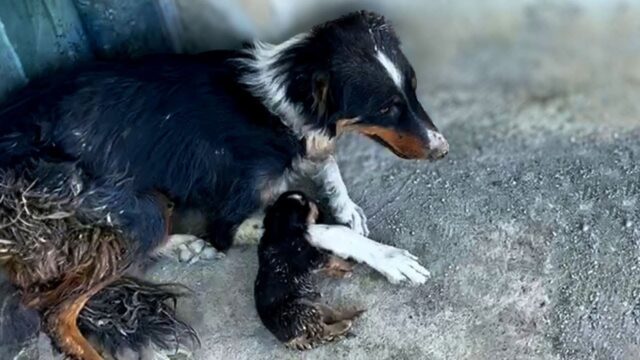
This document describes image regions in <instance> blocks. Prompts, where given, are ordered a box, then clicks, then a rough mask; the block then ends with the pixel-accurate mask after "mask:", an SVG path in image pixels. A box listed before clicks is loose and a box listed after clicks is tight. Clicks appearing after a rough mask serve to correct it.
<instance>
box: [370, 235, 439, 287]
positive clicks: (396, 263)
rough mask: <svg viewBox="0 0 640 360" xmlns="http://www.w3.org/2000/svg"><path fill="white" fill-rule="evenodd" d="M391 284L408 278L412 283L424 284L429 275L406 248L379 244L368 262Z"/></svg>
mask: <svg viewBox="0 0 640 360" xmlns="http://www.w3.org/2000/svg"><path fill="white" fill-rule="evenodd" d="M370 265H371V266H372V267H373V268H374V269H376V270H378V271H379V272H380V273H381V274H382V275H384V276H385V277H386V278H387V279H388V280H389V282H391V283H393V284H397V283H400V282H402V281H405V280H408V281H409V282H411V283H412V284H415V285H418V284H424V283H425V282H426V281H427V279H428V278H429V277H430V276H431V274H430V273H429V270H427V269H425V268H424V267H423V266H422V265H420V263H418V258H417V257H416V256H414V255H413V254H411V253H410V252H408V251H407V250H403V249H399V248H396V247H393V246H389V245H383V244H380V248H379V250H378V251H376V252H375V254H374V255H373V261H372V263H371V264H370Z"/></svg>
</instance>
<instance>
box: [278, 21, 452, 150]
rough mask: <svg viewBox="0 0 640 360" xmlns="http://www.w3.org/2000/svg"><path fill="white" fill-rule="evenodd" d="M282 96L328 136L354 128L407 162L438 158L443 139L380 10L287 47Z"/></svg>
mask: <svg viewBox="0 0 640 360" xmlns="http://www.w3.org/2000/svg"><path fill="white" fill-rule="evenodd" d="M290 55H291V59H293V60H291V67H290V68H289V70H290V74H289V75H288V77H289V80H290V84H292V86H288V88H287V94H288V97H290V98H292V99H293V100H294V101H296V102H297V103H301V104H303V106H302V107H303V108H304V110H305V111H306V112H307V118H310V119H313V120H312V121H317V124H315V125H318V126H321V127H324V128H325V129H328V130H329V131H330V133H331V134H332V135H339V134H341V133H344V132H347V131H357V132H359V133H361V134H364V135H366V136H368V137H370V138H372V139H374V140H375V141H377V142H379V143H381V144H383V145H384V146H386V147H387V148H389V149H390V150H391V151H393V152H394V153H395V154H396V155H398V156H400V157H402V158H405V159H431V160H436V159H440V158H442V157H444V156H445V155H446V154H447V153H448V152H449V144H448V143H447V140H446V139H445V138H444V136H442V134H441V133H440V132H439V131H438V129H437V128H436V126H435V125H434V124H433V122H432V121H431V118H430V117H429V115H428V114H427V112H426V111H425V110H424V108H423V107H422V105H421V104H420V102H419V101H418V98H417V96H416V87H417V79H416V74H415V71H414V69H413V67H412V66H411V64H410V63H409V61H408V60H407V58H406V57H405V55H404V54H403V53H402V50H401V49H400V41H399V40H398V38H397V36H396V34H395V32H394V31H393V29H392V27H391V26H390V25H389V23H388V22H387V21H386V20H385V19H384V18H383V17H382V16H380V15H377V14H374V13H370V12H365V11H361V12H357V13H352V14H349V15H346V16H344V17H341V18H339V19H337V20H334V21H331V22H328V23H325V24H322V25H319V26H317V27H315V28H314V29H313V30H312V31H311V32H310V33H309V34H308V35H307V36H306V38H304V40H302V41H300V42H299V43H297V44H294V45H293V46H291V54H290Z"/></svg>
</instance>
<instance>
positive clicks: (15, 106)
mask: <svg viewBox="0 0 640 360" xmlns="http://www.w3.org/2000/svg"><path fill="white" fill-rule="evenodd" d="M415 89H416V76H415V73H414V70H413V68H412V67H411V65H410V64H409V62H408V61H407V59H406V57H405V56H404V54H403V53H402V51H401V50H400V42H399V40H398V39H397V37H396V35H395V34H394V31H393V29H392V28H391V26H390V25H389V23H388V22H387V21H386V20H385V19H384V18H383V17H381V16H379V15H377V14H373V13H370V12H357V13H352V14H349V15H347V16H344V17H341V18H339V19H337V20H334V21H330V22H328V23H325V24H322V25H319V26H317V27H314V28H313V29H312V30H311V31H309V32H308V33H304V34H300V35H298V36H295V37H293V38H291V39H289V40H288V41H285V42H283V43H281V44H279V45H271V44H265V43H260V42H258V43H256V44H255V45H254V46H253V47H251V48H249V49H246V50H244V51H212V52H207V53H202V54H198V55H163V56H153V57H145V58H141V59H137V60H130V61H118V62H115V61H114V62H99V63H93V64H88V65H87V66H84V67H81V68H78V69H75V70H72V71H70V72H65V73H62V74H57V75H53V76H48V77H45V78H43V79H39V80H34V81H32V82H31V83H30V84H29V85H28V86H27V87H26V88H24V89H22V90H21V91H18V92H17V93H16V94H15V95H14V96H13V97H12V98H11V99H9V100H8V101H7V102H6V103H5V104H4V105H3V106H2V107H0V169H15V168H20V167H25V166H29V165H28V164H30V163H32V160H39V161H50V162H58V161H60V162H62V161H64V162H69V161H71V162H73V163H75V164H76V166H78V167H80V168H82V170H83V171H84V172H85V173H86V174H87V175H88V176H90V177H91V179H93V181H94V182H95V183H94V184H93V187H95V188H97V189H99V188H100V184H101V183H108V182H109V181H108V179H112V178H116V177H119V178H127V179H129V180H128V181H127V182H126V183H123V184H122V185H121V187H119V188H118V189H117V190H114V189H113V188H109V189H105V191H122V192H126V194H124V195H123V194H119V195H120V196H119V197H120V198H121V197H122V196H128V198H129V201H128V202H120V203H118V204H113V207H112V208H110V209H108V211H109V217H108V218H109V222H110V223H111V224H113V226H116V227H118V228H120V229H121V230H122V231H123V232H124V233H125V234H126V235H127V237H129V238H131V239H133V241H135V242H136V243H137V244H136V245H137V248H138V249H140V253H141V254H142V255H145V254H147V255H148V254H150V253H152V252H154V251H156V250H157V249H158V248H159V247H162V246H171V245H172V244H171V243H170V244H166V243H164V242H163V239H164V238H166V236H165V233H166V229H167V225H168V224H166V222H167V220H166V219H165V218H164V216H163V213H162V211H161V209H158V207H157V206H155V205H154V204H153V202H151V201H150V200H149V199H151V198H152V194H156V193H158V192H160V193H162V194H163V195H165V196H167V197H168V198H169V199H171V200H172V201H173V202H174V203H175V204H176V212H177V213H178V214H180V213H187V212H197V213H199V214H202V215H203V217H204V219H206V227H205V231H204V233H201V234H196V235H198V236H200V237H202V238H204V239H205V240H207V241H208V242H210V243H211V244H212V245H213V246H214V247H215V248H217V249H219V250H226V249H227V248H229V246H231V243H232V239H233V234H234V232H235V231H236V230H237V228H238V226H239V225H240V224H241V223H242V222H243V221H244V220H245V219H246V218H248V217H249V216H251V215H252V214H254V213H256V212H257V211H260V210H261V209H262V208H263V207H264V206H265V205H266V204H268V203H270V202H272V201H273V200H275V198H276V197H277V196H278V195H279V194H281V193H282V192H284V191H285V190H286V189H287V188H288V184H290V182H291V180H292V179H295V178H297V177H303V178H306V179H309V180H312V181H313V182H314V183H315V184H316V185H317V186H318V187H319V188H320V189H321V193H322V194H323V195H324V196H326V198H327V199H328V207H329V209H330V210H331V212H332V213H333V215H334V217H335V218H336V219H337V221H338V222H340V223H343V224H345V225H347V226H348V227H345V226H339V225H335V226H330V225H313V226H311V228H310V230H309V231H310V234H311V241H312V242H313V243H314V244H315V245H316V246H318V247H319V248H323V249H326V250H329V251H331V252H333V253H335V254H336V255H339V256H343V257H350V258H353V259H355V260H357V261H361V262H365V263H367V264H368V265H370V266H372V267H373V268H375V269H376V270H378V271H380V272H381V273H383V274H384V275H385V276H386V277H387V278H388V279H389V280H390V281H393V282H399V281H403V280H409V281H411V282H413V283H422V282H424V281H425V279H426V276H427V274H428V272H427V271H426V270H425V269H424V268H423V267H422V266H420V265H419V264H418V263H417V261H416V258H415V257H414V256H413V255H411V254H409V253H408V252H407V251H404V250H401V249H398V248H395V247H392V246H388V245H384V244H380V243H377V242H375V241H372V240H369V239H368V238H367V237H366V236H367V235H368V230H367V225H366V217H365V214H364V212H363V211H362V209H361V208H360V207H359V206H358V205H357V204H355V203H354V202H353V201H352V199H351V198H350V197H349V194H348V192H347V188H346V187H345V184H344V182H343V180H342V178H341V175H340V170H339V168H338V165H337V163H336V160H335V158H334V156H333V152H334V144H335V140H336V138H337V137H338V136H339V135H340V134H342V133H344V132H347V131H357V132H360V133H362V134H364V135H366V136H368V137H370V138H372V139H374V140H376V141H377V142H379V143H381V144H382V145H384V146H386V147H387V148H389V149H390V150H391V151H393V153H395V154H396V155H398V156H400V157H402V158H406V159H432V160H435V159H440V158H442V157H443V156H445V155H446V154H447V152H448V150H449V145H448V143H447V141H446V140H445V138H444V137H443V136H442V135H441V134H440V133H439V132H438V130H437V129H436V127H435V126H434V124H433V123H432V122H431V119H430V118H429V116H428V115H427V113H426V112H425V111H424V109H423V108H422V106H421V105H420V103H419V102H418V99H417V98H416V94H415ZM176 221H178V220H176ZM175 239H176V238H174V240H175ZM174 242H177V240H176V241H174ZM142 255H141V256H142Z"/></svg>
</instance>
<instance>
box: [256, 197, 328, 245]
mask: <svg viewBox="0 0 640 360" xmlns="http://www.w3.org/2000/svg"><path fill="white" fill-rule="evenodd" d="M318 216H319V211H318V206H317V205H316V203H315V202H314V201H312V200H311V199H309V198H308V197H307V196H306V195H305V194H304V193H303V192H300V191H288V192H285V193H284V194H282V195H280V197H278V199H277V200H276V202H275V203H274V204H273V205H271V206H269V207H268V208H267V210H266V214H265V217H264V230H265V233H267V232H268V233H270V234H272V235H278V236H287V235H304V234H306V231H307V227H308V225H310V224H314V223H315V222H316V221H317V220H318Z"/></svg>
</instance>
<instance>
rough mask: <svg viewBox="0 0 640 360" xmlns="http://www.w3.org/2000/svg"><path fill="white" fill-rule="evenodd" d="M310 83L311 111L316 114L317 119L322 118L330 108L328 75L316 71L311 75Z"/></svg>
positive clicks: (324, 72)
mask: <svg viewBox="0 0 640 360" xmlns="http://www.w3.org/2000/svg"><path fill="white" fill-rule="evenodd" d="M311 81H312V84H311V89H312V92H313V109H314V110H315V111H316V113H317V114H318V117H323V116H325V115H327V112H328V110H329V106H330V104H329V102H330V98H331V94H330V92H329V81H330V77H329V73H328V72H326V71H317V72H316V73H314V74H313V77H312V79H311Z"/></svg>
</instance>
